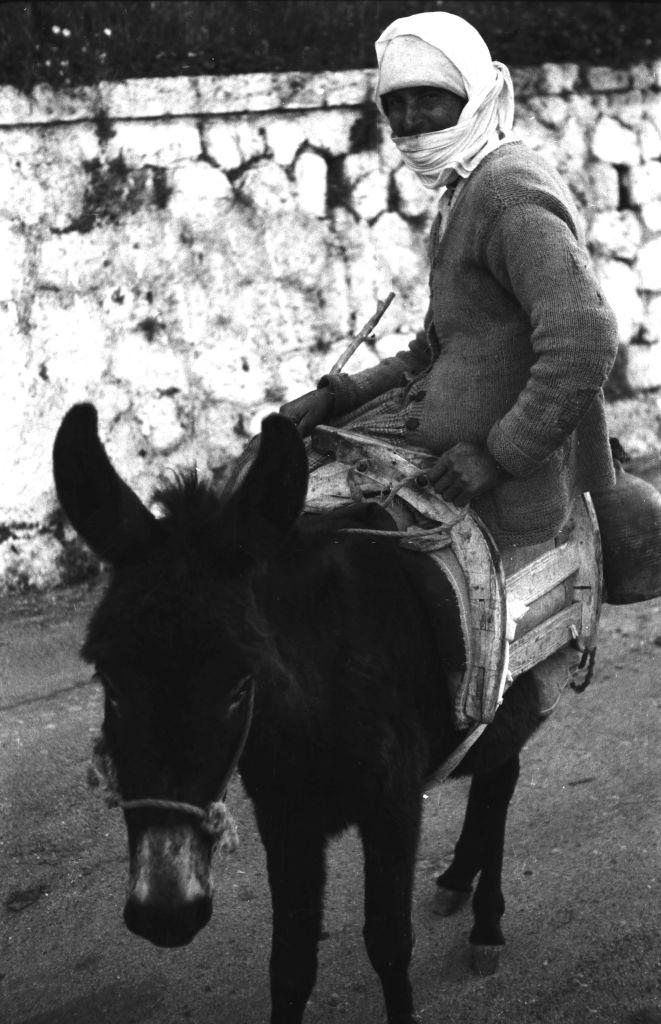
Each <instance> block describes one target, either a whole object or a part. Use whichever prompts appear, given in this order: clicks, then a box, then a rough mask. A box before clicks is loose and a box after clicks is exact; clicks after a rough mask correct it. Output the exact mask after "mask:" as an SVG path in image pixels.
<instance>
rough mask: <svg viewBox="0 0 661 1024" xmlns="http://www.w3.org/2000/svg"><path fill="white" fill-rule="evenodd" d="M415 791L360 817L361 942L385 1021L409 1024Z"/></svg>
mask: <svg viewBox="0 0 661 1024" xmlns="http://www.w3.org/2000/svg"><path fill="white" fill-rule="evenodd" d="M420 813H421V812H420V807H419V802H418V800H417V798H416V797H413V798H412V799H411V800H407V801H403V802H400V803H399V806H398V807H397V809H396V811H394V813H392V814H390V815H389V814H388V813H387V812H386V813H385V814H380V815H379V816H378V817H377V816H376V815H375V816H374V817H373V818H372V820H370V821H369V822H366V823H365V822H361V824H360V832H361V838H362V841H363V849H364V853H365V926H364V929H363V936H364V939H365V946H366V948H367V953H368V955H369V958H370V961H371V963H372V966H373V967H374V970H375V971H376V973H377V974H378V975H379V979H380V981H381V985H382V988H383V995H384V999H385V1003H386V1013H387V1020H388V1024H415V1022H417V1021H418V1020H419V1018H418V1017H416V1015H415V1013H414V1011H413V997H412V992H411V983H410V981H409V963H410V960H411V953H412V951H413V941H414V940H413V928H412V925H411V904H412V898H413V877H414V869H415V854H416V849H417V845H418V834H419V829H420Z"/></svg>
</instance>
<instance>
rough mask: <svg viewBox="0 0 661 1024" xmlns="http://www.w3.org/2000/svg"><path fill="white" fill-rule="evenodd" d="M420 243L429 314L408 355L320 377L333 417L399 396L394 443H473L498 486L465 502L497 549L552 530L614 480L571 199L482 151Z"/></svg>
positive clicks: (595, 294) (599, 355) (530, 157)
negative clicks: (399, 430)
mask: <svg viewBox="0 0 661 1024" xmlns="http://www.w3.org/2000/svg"><path fill="white" fill-rule="evenodd" d="M438 236H439V223H438V218H437V219H436V221H435V222H434V225H433V227H432V231H431V238H430V261H431V273H430V298H431V301H430V306H429V310H428V313H427V316H426V319H425V329H424V331H421V332H420V333H419V334H418V335H417V337H416V338H415V339H414V340H413V341H412V342H411V344H410V345H409V347H408V349H406V350H404V351H402V352H399V353H398V354H397V355H396V356H393V357H392V358H390V359H385V360H383V361H382V362H381V363H379V364H378V365H377V366H375V367H371V368H370V369H368V370H364V371H363V372H361V373H358V374H354V375H347V374H338V375H335V376H333V377H326V378H322V380H321V381H320V382H319V383H320V386H324V385H325V386H329V387H330V388H331V390H332V392H333V393H334V396H335V405H334V416H342V415H343V414H346V413H347V412H349V411H351V410H354V409H356V408H358V407H359V406H362V405H363V404H364V403H366V402H368V401H370V400H372V399H374V398H375V397H376V396H378V395H382V394H384V393H385V392H389V391H391V390H392V389H393V388H403V389H404V391H403V392H402V396H403V401H404V406H403V409H404V412H403V415H404V416H405V426H406V443H407V444H408V445H410V446H417V447H422V448H425V449H428V450H429V451H430V452H432V453H438V454H440V453H442V452H444V451H446V450H447V449H448V448H450V447H451V446H452V445H454V444H456V443H457V442H459V441H473V442H478V443H482V444H486V446H487V447H488V449H489V451H490V452H491V454H492V456H493V457H494V458H495V460H496V462H497V463H498V464H499V465H500V466H501V467H502V468H503V469H504V470H506V472H507V473H508V474H509V479H507V480H506V481H505V482H503V483H501V484H500V485H498V486H497V487H496V488H495V489H494V490H493V491H491V492H489V493H487V494H485V495H482V496H481V497H480V498H478V499H476V500H475V501H474V502H473V505H472V507H473V508H474V509H475V511H476V512H477V513H478V514H479V515H480V516H481V517H482V518H483V519H484V521H485V522H486V523H487V525H488V526H489V527H490V528H491V530H492V531H493V533H494V535H495V537H496V540H497V541H498V542H499V543H500V544H501V545H520V544H533V543H537V542H539V541H542V540H545V539H548V538H550V537H553V536H555V535H556V534H557V533H558V532H559V530H560V529H561V528H562V526H563V525H564V523H565V522H566V520H567V518H568V516H569V513H570V508H571V503H572V501H573V498H574V496H575V495H576V494H577V493H580V492H582V491H590V490H594V491H597V490H603V489H607V488H608V487H610V486H612V484H613V483H614V480H615V477H614V471H613V463H612V458H611V454H610V447H609V442H608V431H607V426H606V416H605V407H604V396H603V391H602V386H603V383H604V381H605V379H606V377H607V376H608V373H609V372H610V370H611V367H612V365H613V361H614V359H615V354H616V351H617V343H618V338H617V327H616V322H615V317H614V315H613V312H612V310H611V309H610V307H609V306H608V303H607V302H606V300H605V298H604V296H603V294H602V292H601V289H600V287H599V284H598V282H597V280H596V277H595V274H594V271H593V269H592V266H591V263H590V258H589V254H588V252H587V249H586V247H585V244H584V241H583V238H582V234H581V230H580V226H579V217H578V213H577V211H576V208H575V205H574V202H573V200H572V198H571V195H570V193H569V191H568V189H567V188H566V186H565V185H564V183H563V182H562V180H561V179H560V178H559V176H558V175H557V173H556V172H555V170H554V169H553V168H552V167H551V166H550V165H549V164H548V163H547V162H546V161H545V160H544V159H543V158H542V157H541V156H540V155H539V154H537V153H535V152H533V151H531V150H529V149H528V148H527V147H526V146H525V145H523V143H520V142H513V143H510V144H507V145H503V146H501V147H500V148H498V149H496V150H495V151H493V152H492V153H490V154H489V155H488V156H487V157H485V159H484V160H483V161H482V163H481V164H480V165H479V166H478V167H477V168H476V170H475V171H474V172H473V173H472V174H471V175H470V177H469V178H468V179H467V180H466V181H465V183H464V184H463V187H462V188H461V190H459V192H458V194H457V197H456V200H455V202H454V204H453V205H452V207H451V210H450V215H449V219H448V221H447V226H446V228H445V231H444V233H443V235H442V238H440V240H439V237H438Z"/></svg>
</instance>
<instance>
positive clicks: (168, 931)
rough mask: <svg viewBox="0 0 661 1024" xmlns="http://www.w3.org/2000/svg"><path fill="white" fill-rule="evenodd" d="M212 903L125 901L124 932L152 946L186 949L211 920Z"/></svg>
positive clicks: (204, 900)
mask: <svg viewBox="0 0 661 1024" xmlns="http://www.w3.org/2000/svg"><path fill="white" fill-rule="evenodd" d="M212 907H213V901H212V899H211V897H210V896H198V897H196V898H195V899H187V900H182V901H179V902H178V901H173V900H168V901H167V902H161V901H156V900H139V899H135V898H131V897H129V899H128V900H127V901H126V905H125V906H124V921H125V923H126V926H127V928H128V929H129V930H130V931H132V932H133V933H134V935H139V936H140V938H142V939H148V940H149V942H153V943H154V945H155V946H163V947H169V948H172V947H175V946H186V945H187V944H188V943H189V942H190V941H191V939H194V938H195V936H196V935H197V933H198V932H199V931H201V930H202V928H204V926H205V925H206V924H208V922H209V920H210V918H211V911H212Z"/></svg>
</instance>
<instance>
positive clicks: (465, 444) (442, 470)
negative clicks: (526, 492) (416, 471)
mask: <svg viewBox="0 0 661 1024" xmlns="http://www.w3.org/2000/svg"><path fill="white" fill-rule="evenodd" d="M506 479H507V474H506V473H505V472H504V470H502V469H501V467H500V466H499V465H498V463H497V462H496V460H495V459H494V458H493V456H492V455H491V453H490V452H489V450H488V448H487V447H486V446H485V445H481V444H473V443H471V442H469V441H460V442H459V444H455V445H454V446H453V447H452V448H449V449H448V451H446V452H443V454H442V455H441V457H440V459H437V460H436V462H435V463H434V464H433V465H432V466H431V467H430V468H429V469H427V470H425V472H424V473H423V474H421V482H422V481H424V482H427V483H430V484H432V486H433V488H434V490H435V491H437V493H438V494H440V495H441V497H442V498H444V499H445V500H446V501H451V502H452V503H453V504H454V505H467V504H468V502H469V501H471V500H472V499H473V498H477V497H479V496H480V494H485V493H486V492H487V491H491V490H493V488H494V487H496V485H497V484H499V483H502V482H503V480H506Z"/></svg>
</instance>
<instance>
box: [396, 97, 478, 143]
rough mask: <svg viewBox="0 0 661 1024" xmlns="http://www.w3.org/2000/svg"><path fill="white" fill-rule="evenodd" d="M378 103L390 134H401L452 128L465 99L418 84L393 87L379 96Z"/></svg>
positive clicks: (398, 135) (399, 135)
mask: <svg viewBox="0 0 661 1024" xmlns="http://www.w3.org/2000/svg"><path fill="white" fill-rule="evenodd" d="M381 103H382V104H383V109H384V111H385V114H386V117H387V118H388V120H389V122H390V127H391V128H392V133H393V135H394V136H396V137H402V136H407V135H425V134H427V133H428V132H441V131H444V130H445V129H446V128H453V127H454V126H455V125H456V123H457V121H458V120H459V115H460V114H461V112H462V110H463V109H464V106H465V105H466V100H465V99H464V98H463V97H462V96H457V95H456V93H453V92H450V91H449V90H448V89H434V88H432V87H431V86H429V85H419V86H415V87H412V88H410V89H393V91H392V92H387V93H385V94H384V95H383V96H382V97H381Z"/></svg>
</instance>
